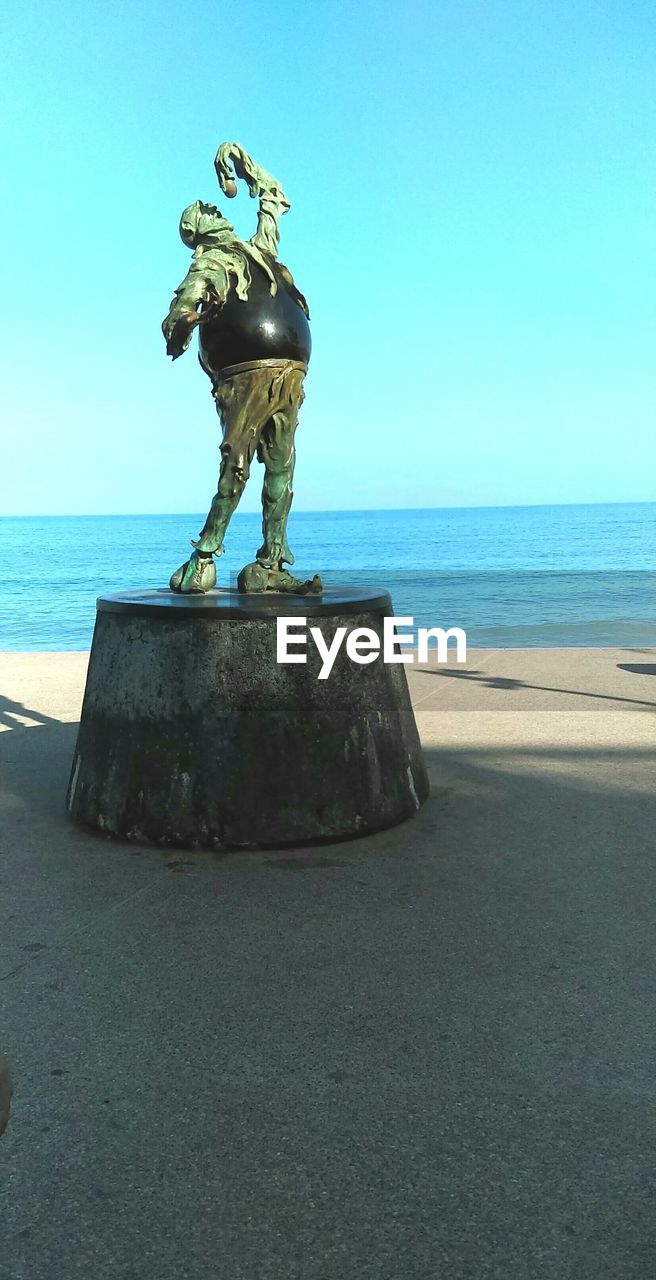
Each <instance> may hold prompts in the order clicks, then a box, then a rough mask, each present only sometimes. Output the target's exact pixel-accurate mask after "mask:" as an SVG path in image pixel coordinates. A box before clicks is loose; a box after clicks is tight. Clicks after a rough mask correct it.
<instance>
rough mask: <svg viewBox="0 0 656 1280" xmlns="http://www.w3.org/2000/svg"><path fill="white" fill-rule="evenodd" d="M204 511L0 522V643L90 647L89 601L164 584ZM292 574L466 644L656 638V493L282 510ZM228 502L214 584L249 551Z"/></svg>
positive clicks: (246, 528) (241, 518)
mask: <svg viewBox="0 0 656 1280" xmlns="http://www.w3.org/2000/svg"><path fill="white" fill-rule="evenodd" d="M203 520H204V516H202V515H200V514H196V515H193V514H192V515H130V516H125V515H122V516H22V517H3V518H0V566H2V573H1V586H0V650H4V651H6V650H18V651H23V650H60V651H61V650H86V649H89V647H90V645H91V638H92V633H93V626H94V619H95V601H96V598H97V597H98V596H100V595H104V594H107V593H108V592H109V593H111V592H117V591H134V590H139V589H144V588H157V587H166V586H167V585H168V579H169V577H170V574H171V573H172V571H173V570H174V569H176V568H177V567H178V566H179V565H180V564H181V563H182V562H183V561H184V560H185V559H186V558H187V556H188V555H189V551H190V546H189V542H190V539H191V538H195V537H197V536H198V532H199V530H200V528H201V526H202V524H203ZM289 538H290V544H291V546H292V549H293V551H294V554H295V557H296V564H295V566H294V572H295V573H296V574H297V575H298V576H300V577H303V578H305V577H306V576H311V575H312V574H314V573H315V572H319V573H321V576H322V578H323V580H324V581H325V582H326V583H330V584H342V585H344V586H358V587H372V588H375V589H376V590H380V589H381V588H384V589H386V590H387V591H389V592H390V593H391V596H392V601H393V607H394V613H395V615H396V616H397V617H401V616H404V617H409V618H412V619H413V620H414V625H415V627H420V626H425V627H434V626H435V627H461V628H463V629H464V630H465V631H466V633H467V641H468V644H469V645H471V646H474V647H486V648H487V647H491V648H513V647H533V646H548V647H552V646H554V647H560V646H565V647H571V646H574V647H581V646H584V647H603V646H612V647H629V648H649V647H653V646H656V503H654V502H643V503H613V504H591V505H562V506H530V507H469V508H466V507H457V508H454V507H451V508H444V509H430V510H409V511H408V510H405V511H323V512H301V511H299V512H292V516H291V518H290V523H289ZM260 541H261V530H260V517H259V516H258V515H257V514H255V513H253V514H250V513H241V512H239V511H238V512H236V514H235V515H234V517H233V520H232V523H231V525H230V528H229V530H228V537H227V540H226V554H225V556H224V557H223V558H222V559H220V560H219V561H218V571H219V585H220V586H222V587H227V586H235V585H236V577H237V574H238V572H239V570H240V568H241V567H242V566H243V565H244V564H246V563H247V562H248V561H250V560H252V559H254V555H255V551H256V550H257V547H258V546H259V544H260Z"/></svg>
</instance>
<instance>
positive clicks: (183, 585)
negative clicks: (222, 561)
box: [169, 551, 216, 593]
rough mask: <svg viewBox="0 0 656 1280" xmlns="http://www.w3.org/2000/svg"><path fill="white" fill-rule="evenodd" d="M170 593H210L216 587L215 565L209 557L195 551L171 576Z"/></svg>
mask: <svg viewBox="0 0 656 1280" xmlns="http://www.w3.org/2000/svg"><path fill="white" fill-rule="evenodd" d="M169 586H170V588H171V591H180V592H183V593H191V592H193V591H195V592H204V591H211V590H212V587H215V586H216V565H215V563H214V560H213V559H212V557H211V556H200V555H198V553H197V552H196V551H194V552H193V555H191V556H190V558H189V559H188V560H185V562H184V564H181V565H180V568H179V569H176V571H175V573H173V574H172V575H171V580H170V582H169Z"/></svg>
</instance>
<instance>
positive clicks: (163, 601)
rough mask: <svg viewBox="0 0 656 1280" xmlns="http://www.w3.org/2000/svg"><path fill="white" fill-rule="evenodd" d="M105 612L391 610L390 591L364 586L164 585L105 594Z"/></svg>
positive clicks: (182, 614)
mask: <svg viewBox="0 0 656 1280" xmlns="http://www.w3.org/2000/svg"><path fill="white" fill-rule="evenodd" d="M96 606H97V608H98V611H99V612H100V613H136V614H148V615H149V616H150V617H153V615H159V617H160V618H161V619H162V620H164V619H165V618H166V619H167V620H169V621H170V620H171V619H174V618H180V619H182V618H185V619H188V618H190V617H195V618H204V619H206V620H209V621H210V622H221V621H223V620H224V619H230V620H232V621H241V622H248V621H249V620H252V619H254V618H276V617H283V618H285V617H287V618H291V617H294V616H298V617H299V618H317V617H322V616H323V617H326V616H330V615H331V614H332V615H339V614H344V613H346V614H348V613H385V614H387V613H391V609H392V601H391V598H390V595H389V593H388V592H387V591H366V590H363V589H361V588H359V587H325V588H324V591H323V594H322V595H320V596H296V595H291V594H288V593H286V592H278V591H263V592H262V593H261V594H253V595H244V594H242V593H241V592H240V591H237V590H236V589H232V588H230V587H219V588H217V589H216V590H214V591H208V592H206V593H205V595H180V594H178V593H177V592H176V591H169V590H168V588H162V589H161V590H156V591H121V592H118V593H117V594H116V595H111V596H100V598H99V599H98V600H97V601H96Z"/></svg>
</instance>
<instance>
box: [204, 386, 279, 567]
mask: <svg viewBox="0 0 656 1280" xmlns="http://www.w3.org/2000/svg"><path fill="white" fill-rule="evenodd" d="M252 374H253V371H252V370H247V371H245V372H243V373H237V374H235V375H234V376H233V377H232V378H229V379H227V381H226V382H224V383H220V384H219V385H218V386H217V387H216V389H215V392H214V398H215V401H216V407H217V411H218V413H219V417H220V419H221V423H222V425H223V440H222V443H221V468H220V471H219V483H218V487H217V491H216V494H215V495H214V498H213V499H212V505H211V507H210V509H209V512H208V516H207V520H206V521H205V524H204V526H203V529H202V531H201V534H200V537H199V539H198V541H197V542H195V543H194V546H195V547H196V550H197V551H200V552H205V553H210V554H212V555H217V556H220V555H223V539H224V537H225V533H226V529H227V528H228V525H229V523H230V518H231V516H232V514H233V512H234V511H235V510H236V508H237V507H238V505H239V502H240V499H241V495H242V493H243V492H244V489H245V487H246V481H247V480H248V477H249V475H250V469H251V462H252V461H253V456H254V454H255V450H256V448H257V442H258V440H259V437H260V433H261V431H262V426H263V421H264V420H265V410H263V407H262V406H261V405H260V404H259V403H258V401H259V399H261V397H258V395H257V390H258V389H257V386H255V387H254V385H253V377H252ZM254 393H255V394H254Z"/></svg>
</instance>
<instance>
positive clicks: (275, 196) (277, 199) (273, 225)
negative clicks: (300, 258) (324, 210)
mask: <svg viewBox="0 0 656 1280" xmlns="http://www.w3.org/2000/svg"><path fill="white" fill-rule="evenodd" d="M214 168H215V169H216V176H217V178H218V179H219V186H220V187H221V190H222V191H223V192H224V194H225V195H226V196H228V198H229V199H232V197H233V196H236V194H237V184H236V182H235V176H236V177H238V178H243V180H244V182H245V183H246V185H247V186H248V190H249V193H250V195H251V196H252V198H253V199H255V197H256V196H257V197H258V199H259V201H260V208H259V212H258V215H257V231H256V232H255V235H254V236H251V238H250V241H249V244H253V245H255V248H256V249H262V250H264V252H265V253H270V254H271V256H272V257H273V258H275V257H276V256H277V253H278V245H279V244H280V230H279V223H280V219H281V218H282V215H283V213H287V210H288V209H289V208H291V205H290V203H289V200H288V199H287V196H286V195H285V193H284V191H283V189H282V187H281V185H280V183H279V182H278V181H277V179H276V178H274V177H273V176H272V174H270V173H267V171H266V169H262V168H261V166H260V165H259V164H256V163H255V161H254V160H253V158H252V156H249V154H248V152H247V151H245V150H244V148H243V147H242V146H241V145H240V143H238V142H222V143H221V146H220V147H219V149H218V151H217V153H216V156H215V159H214Z"/></svg>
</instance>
